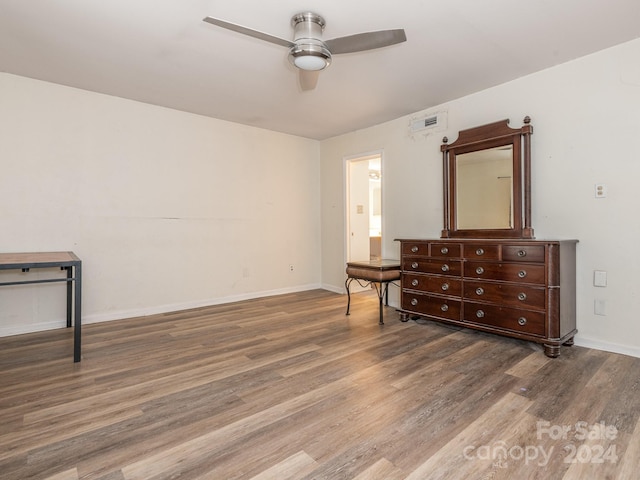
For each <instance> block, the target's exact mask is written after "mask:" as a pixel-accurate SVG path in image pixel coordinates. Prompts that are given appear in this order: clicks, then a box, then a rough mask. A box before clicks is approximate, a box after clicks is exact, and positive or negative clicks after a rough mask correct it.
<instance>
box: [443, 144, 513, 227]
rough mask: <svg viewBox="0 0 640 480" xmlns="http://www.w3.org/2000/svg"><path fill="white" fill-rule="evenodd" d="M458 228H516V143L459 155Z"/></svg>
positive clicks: (457, 158)
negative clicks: (514, 169)
mask: <svg viewBox="0 0 640 480" xmlns="http://www.w3.org/2000/svg"><path fill="white" fill-rule="evenodd" d="M455 172H456V189H455V191H456V202H455V204H456V210H457V211H456V218H457V229H458V230H468V229H505V228H513V210H514V209H513V145H512V144H509V145H503V146H500V147H495V148H489V149H486V150H477V151H473V152H469V153H463V154H458V155H456V156H455Z"/></svg>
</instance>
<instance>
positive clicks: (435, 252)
mask: <svg viewBox="0 0 640 480" xmlns="http://www.w3.org/2000/svg"><path fill="white" fill-rule="evenodd" d="M461 252H462V247H461V246H460V244H459V243H432V244H431V256H432V257H445V258H460V257H461Z"/></svg>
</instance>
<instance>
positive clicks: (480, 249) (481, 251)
mask: <svg viewBox="0 0 640 480" xmlns="http://www.w3.org/2000/svg"><path fill="white" fill-rule="evenodd" d="M476 255H484V248H478V249H477V250H476Z"/></svg>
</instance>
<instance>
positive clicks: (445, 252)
mask: <svg viewBox="0 0 640 480" xmlns="http://www.w3.org/2000/svg"><path fill="white" fill-rule="evenodd" d="M440 253H442V254H443V255H446V254H447V253H449V249H448V248H447V247H442V248H441V249H440Z"/></svg>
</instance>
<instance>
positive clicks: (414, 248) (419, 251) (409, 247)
mask: <svg viewBox="0 0 640 480" xmlns="http://www.w3.org/2000/svg"><path fill="white" fill-rule="evenodd" d="M401 253H402V255H422V256H425V257H426V256H428V255H429V243H427V242H402V252H401Z"/></svg>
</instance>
